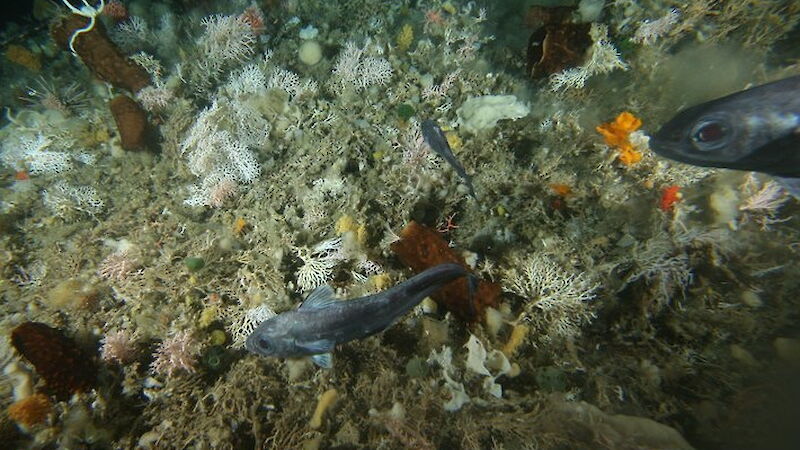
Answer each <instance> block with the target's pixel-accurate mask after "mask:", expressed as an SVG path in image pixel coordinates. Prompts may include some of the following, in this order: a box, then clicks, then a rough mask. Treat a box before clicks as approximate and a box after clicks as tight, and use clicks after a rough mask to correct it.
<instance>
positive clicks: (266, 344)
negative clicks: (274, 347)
mask: <svg viewBox="0 0 800 450" xmlns="http://www.w3.org/2000/svg"><path fill="white" fill-rule="evenodd" d="M258 346H259V347H261V348H262V349H263V350H269V347H270V345H269V341H268V340H266V339H264V338H259V339H258Z"/></svg>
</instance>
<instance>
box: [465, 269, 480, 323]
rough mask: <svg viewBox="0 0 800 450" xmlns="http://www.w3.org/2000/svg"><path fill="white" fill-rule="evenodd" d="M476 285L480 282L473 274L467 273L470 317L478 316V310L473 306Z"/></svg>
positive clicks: (476, 290) (476, 289)
mask: <svg viewBox="0 0 800 450" xmlns="http://www.w3.org/2000/svg"><path fill="white" fill-rule="evenodd" d="M478 283H480V280H479V279H478V277H477V276H476V275H475V274H474V273H467V292H468V293H469V310H470V311H469V312H470V315H472V317H475V316H476V315H477V314H478V308H477V306H476V305H475V300H476V293H477V292H478Z"/></svg>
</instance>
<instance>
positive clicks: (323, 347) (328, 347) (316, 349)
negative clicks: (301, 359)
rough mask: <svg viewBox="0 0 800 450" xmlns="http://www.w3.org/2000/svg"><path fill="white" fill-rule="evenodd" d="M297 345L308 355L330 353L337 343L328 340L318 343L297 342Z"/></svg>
mask: <svg viewBox="0 0 800 450" xmlns="http://www.w3.org/2000/svg"><path fill="white" fill-rule="evenodd" d="M295 345H297V346H298V347H300V348H302V349H304V350H305V351H307V352H308V353H311V354H318V353H330V352H331V351H332V350H333V347H335V346H336V343H335V342H333V341H330V340H328V339H320V340H318V341H310V342H297V343H296V344H295Z"/></svg>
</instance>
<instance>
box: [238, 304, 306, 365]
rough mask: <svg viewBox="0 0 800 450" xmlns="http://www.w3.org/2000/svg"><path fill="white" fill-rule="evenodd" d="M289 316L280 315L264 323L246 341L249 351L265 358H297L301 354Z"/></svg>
mask: <svg viewBox="0 0 800 450" xmlns="http://www.w3.org/2000/svg"><path fill="white" fill-rule="evenodd" d="M287 319H290V318H289V317H287V315H286V314H285V313H284V314H279V315H277V316H275V317H272V318H270V319H267V320H265V321H264V322H262V323H261V324H260V325H259V326H258V327H256V329H255V330H253V332H252V333H250V335H249V336H248V337H247V340H246V341H245V348H246V349H247V350H248V351H251V352H253V353H257V354H259V355H263V356H277V357H280V358H285V357H291V356H295V355H297V354H299V353H300V350H299V348H298V347H297V345H296V343H295V339H294V337H293V335H292V333H291V329H292V321H291V320H287Z"/></svg>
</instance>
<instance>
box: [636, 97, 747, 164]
mask: <svg viewBox="0 0 800 450" xmlns="http://www.w3.org/2000/svg"><path fill="white" fill-rule="evenodd" d="M739 123H740V122H739V118H738V117H737V115H736V114H735V113H731V112H728V111H724V110H720V109H709V108H707V107H706V106H705V105H699V106H696V107H693V108H689V109H686V110H684V111H682V112H680V113H678V115H676V116H675V117H674V118H672V119H671V120H670V121H669V122H667V123H666V124H665V125H664V126H662V127H661V129H660V130H659V131H658V132H657V133H656V134H655V135H654V136H652V138H651V139H650V148H651V149H653V151H654V152H656V153H657V154H659V155H661V156H664V157H666V158H669V159H673V160H675V161H680V162H683V163H687V164H692V165H696V166H704V167H727V168H737V167H731V166H735V165H736V164H737V161H741V160H742V159H743V158H745V157H747V156H748V154H749V153H750V152H751V148H750V147H749V145H748V142H749V140H750V139H749V138H748V136H747V135H746V134H747V131H748V130H747V129H746V128H744V127H742V126H740V125H739Z"/></svg>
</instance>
